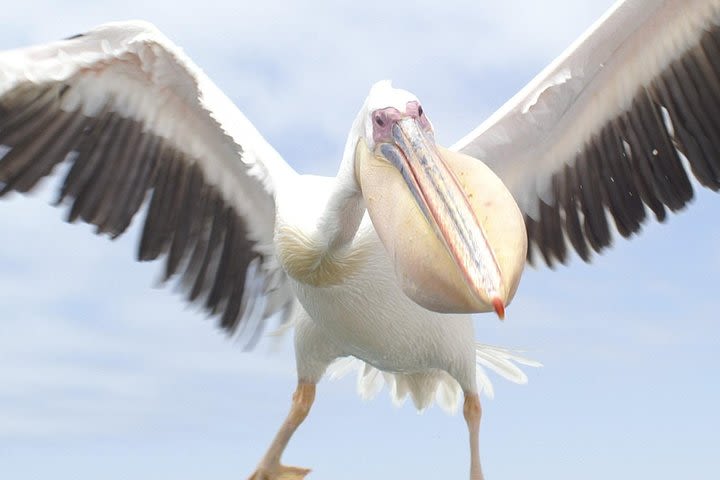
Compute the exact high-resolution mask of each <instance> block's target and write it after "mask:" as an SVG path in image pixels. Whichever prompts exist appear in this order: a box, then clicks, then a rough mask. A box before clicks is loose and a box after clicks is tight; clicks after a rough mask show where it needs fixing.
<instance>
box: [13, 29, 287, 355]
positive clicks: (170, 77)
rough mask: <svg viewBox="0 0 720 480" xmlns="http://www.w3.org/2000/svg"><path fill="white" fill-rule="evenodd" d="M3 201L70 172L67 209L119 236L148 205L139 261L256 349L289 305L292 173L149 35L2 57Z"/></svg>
mask: <svg viewBox="0 0 720 480" xmlns="http://www.w3.org/2000/svg"><path fill="white" fill-rule="evenodd" d="M0 145H2V146H1V147H0V189H1V190H0V195H4V194H6V193H8V192H10V191H13V190H15V191H19V192H27V191H30V190H31V189H32V188H33V187H34V186H35V185H36V184H37V183H38V181H39V180H40V179H41V178H43V177H44V176H46V175H48V174H50V173H51V172H52V170H53V169H54V167H55V166H56V165H58V164H60V163H62V162H63V161H67V162H70V163H71V166H70V168H69V169H68V173H67V175H66V176H65V179H64V181H63V182H62V185H61V188H60V192H59V197H58V203H61V202H64V203H68V204H69V205H70V206H69V221H76V220H78V219H80V220H83V221H85V222H88V223H91V224H93V225H95V226H96V227H97V232H98V233H106V234H108V235H109V236H111V237H113V238H114V237H116V236H118V235H120V234H122V233H123V232H125V230H127V228H128V226H129V225H130V223H131V221H132V219H133V217H134V216H135V214H136V213H137V212H138V210H140V208H141V207H142V206H143V205H144V204H146V203H147V205H148V208H147V214H146V216H145V221H144V227H143V232H142V238H141V241H140V245H139V249H138V254H137V257H138V259H139V260H154V259H156V258H158V257H161V256H165V257H166V267H165V279H166V280H167V279H168V278H170V277H171V276H173V275H174V274H178V276H179V277H180V279H181V282H180V283H181V285H182V286H183V287H184V290H185V291H186V293H187V297H188V299H189V300H190V301H198V302H203V304H204V307H205V308H206V309H207V310H208V311H209V312H210V313H211V314H217V315H219V317H220V325H221V326H222V327H223V328H224V329H226V330H228V331H229V332H235V331H236V330H237V329H238V327H241V330H243V331H245V333H248V332H250V333H249V335H248V336H247V338H248V339H249V341H250V342H254V341H255V339H256V338H257V336H258V333H259V331H260V330H261V328H260V327H262V325H263V323H264V321H263V320H264V319H266V318H268V317H270V316H271V315H273V314H274V313H277V312H281V313H284V314H287V313H288V312H289V310H290V305H291V304H292V294H291V293H290V290H289V287H288V285H287V281H286V278H285V274H284V273H283V272H282V269H281V268H280V267H279V265H278V264H277V262H276V259H275V256H274V251H273V248H272V239H273V230H274V223H275V197H274V189H275V187H276V186H277V182H278V181H279V180H280V179H281V178H284V177H287V176H292V175H294V172H293V170H292V169H291V168H290V167H289V166H288V165H287V164H286V163H285V162H284V161H283V160H282V159H281V158H280V156H279V155H278V153H277V152H276V151H275V150H274V149H273V148H272V147H271V146H270V145H269V144H268V143H267V142H266V141H265V140H264V139H263V138H262V136H261V135H260V134H259V133H258V132H257V131H256V130H255V128H254V127H253V126H252V125H251V124H250V123H249V122H248V120H247V119H246V118H245V117H244V116H243V115H242V113H240V111H239V110H238V109H237V108H236V107H235V106H234V105H233V103H232V102H231V101H230V100H229V99H228V98H227V97H225V96H224V95H223V94H222V93H221V92H220V90H219V89H218V88H217V87H216V86H215V85H214V84H213V83H212V82H211V81H210V80H209V79H208V78H207V77H206V76H205V75H204V74H203V73H202V72H201V71H200V69H199V68H198V67H197V66H195V65H194V64H193V63H192V62H191V61H190V59H189V58H187V56H185V54H184V53H183V52H182V51H181V50H180V49H179V48H178V47H176V46H175V45H174V44H173V43H172V42H170V40H168V39H167V38H166V37H165V36H163V35H162V34H161V33H160V32H159V31H158V30H157V29H155V28H154V27H153V26H152V25H149V24H146V23H143V22H124V23H113V24H106V25H103V26H100V27H98V28H96V29H94V30H92V31H90V32H89V33H87V34H83V35H77V36H75V37H72V38H69V39H66V40H63V41H59V42H55V43H50V44H46V45H41V46H37V47H30V48H24V49H19V50H11V51H6V52H2V53H0Z"/></svg>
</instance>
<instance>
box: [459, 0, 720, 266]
mask: <svg viewBox="0 0 720 480" xmlns="http://www.w3.org/2000/svg"><path fill="white" fill-rule="evenodd" d="M719 24H720V1H719V0H627V1H620V2H618V3H616V4H615V5H614V6H613V7H612V8H611V9H610V11H609V12H608V13H607V14H605V16H603V17H602V18H601V19H600V20H599V21H598V22H596V23H595V25H593V26H592V27H591V28H590V30H589V31H588V32H587V33H586V34H585V35H583V36H582V37H581V38H580V39H578V41H576V42H575V43H574V44H573V45H572V46H571V47H570V48H569V49H568V50H567V51H566V52H565V53H564V54H563V55H561V56H560V57H559V58H558V59H557V60H555V61H554V62H553V63H552V64H550V65H549V66H548V67H547V68H546V69H545V70H544V71H543V72H542V73H540V75H538V76H537V77H536V78H535V79H534V80H533V81H531V82H530V83H529V84H528V85H527V86H526V87H525V88H524V89H523V90H522V91H520V92H519V93H518V94H517V95H516V96H515V97H513V98H512V99H511V100H510V101H509V102H508V103H507V104H505V105H504V106H503V107H502V108H501V109H500V110H498V111H497V112H496V113H495V114H494V115H492V116H491V117H490V118H489V119H488V120H487V121H486V122H484V123H483V124H481V125H480V126H479V127H478V128H477V129H476V130H475V131H473V132H471V133H470V134H469V135H467V136H466V137H465V138H463V139H462V140H460V141H459V142H458V143H457V144H456V145H455V146H453V148H454V149H456V150H459V151H461V152H463V153H466V154H468V155H471V156H474V157H476V158H478V159H480V160H482V161H483V162H485V163H486V164H487V165H488V166H490V167H491V168H492V169H493V170H494V171H495V172H496V173H497V174H498V176H500V178H502V180H503V181H504V182H505V184H506V185H507V187H508V188H509V189H510V191H511V192H512V193H513V196H514V197H515V199H516V200H517V202H518V205H519V206H520V208H521V210H522V211H523V212H524V214H525V219H526V225H527V231H528V240H529V244H530V246H531V248H529V249H528V260H529V261H531V262H532V260H533V258H532V255H533V250H536V251H539V252H540V253H541V254H542V257H543V258H544V260H545V262H546V263H547V264H548V265H549V266H553V265H554V263H555V262H557V261H559V262H561V263H565V262H566V261H567V259H568V246H567V243H568V241H569V243H570V245H572V246H573V247H574V249H575V250H576V252H577V253H578V254H579V256H580V257H581V258H582V259H583V260H585V261H589V259H590V256H591V252H592V251H593V250H594V251H595V252H600V251H602V250H603V249H604V248H606V247H607V246H609V245H610V244H611V241H612V228H613V227H612V224H611V223H610V222H608V218H607V213H609V214H610V217H612V219H613V221H614V226H615V228H616V229H617V231H618V232H619V233H620V235H622V236H623V237H629V236H630V235H632V234H633V233H636V232H638V231H639V230H640V228H641V225H642V223H643V222H644V221H645V219H646V214H647V211H648V209H649V210H650V211H652V212H653V213H654V215H655V217H656V219H657V220H658V221H663V220H664V219H665V217H666V215H667V211H666V209H669V210H670V211H677V210H679V209H681V208H683V207H684V206H685V205H686V204H687V203H688V201H689V200H690V199H691V198H692V197H693V189H692V185H691V182H690V180H689V178H688V174H687V169H686V167H685V164H684V160H683V157H684V158H686V159H687V163H688V165H689V167H690V171H691V172H692V173H693V174H694V176H695V177H696V178H697V180H698V181H699V183H700V184H702V185H703V186H705V187H708V188H711V189H712V190H715V191H717V190H718V189H720V27H719V26H718V25H719ZM533 245H534V248H532V247H533Z"/></svg>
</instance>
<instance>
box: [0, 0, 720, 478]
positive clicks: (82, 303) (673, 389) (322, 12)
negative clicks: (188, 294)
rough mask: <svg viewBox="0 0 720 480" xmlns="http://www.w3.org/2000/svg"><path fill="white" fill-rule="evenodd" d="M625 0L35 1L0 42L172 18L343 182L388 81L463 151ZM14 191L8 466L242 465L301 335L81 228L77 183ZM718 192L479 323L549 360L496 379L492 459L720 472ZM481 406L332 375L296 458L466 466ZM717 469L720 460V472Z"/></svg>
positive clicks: (122, 469)
mask: <svg viewBox="0 0 720 480" xmlns="http://www.w3.org/2000/svg"><path fill="white" fill-rule="evenodd" d="M610 3H611V1H610V0H594V1H590V0H582V1H581V0H564V1H561V0H545V1H542V2H537V1H533V0H502V1H480V0H473V1H468V2H451V1H448V2H439V1H432V2H430V1H393V2H384V1H383V2H365V1H364V2H337V1H327V2H312V3H311V2H293V1H290V0H286V1H275V0H264V1H261V2H244V1H213V0H205V1H202V2H198V3H192V4H185V3H182V2H175V1H161V2H149V1H134V0H128V1H121V2H118V1H100V0H93V1H63V2H57V1H49V0H48V1H42V0H36V1H26V2H13V4H12V7H8V6H6V7H5V8H3V9H2V11H1V13H0V25H2V28H1V29H0V48H2V49H4V48H12V47H18V46H21V45H25V44H29V43H33V42H43V41H49V40H53V39H57V38H62V37H66V36H69V35H72V34H75V33H78V32H82V31H85V30H87V29H88V28H90V27H92V26H94V25H95V24H98V23H101V22H105V21H110V20H118V19H128V18H144V19H147V20H150V21H152V22H154V23H155V24H156V25H157V26H158V27H159V28H160V29H161V30H163V31H164V32H165V33H166V34H167V35H168V36H169V37H170V38H172V39H173V40H175V41H176V42H177V43H178V44H180V45H182V46H183V47H184V48H185V50H186V51H187V53H188V54H189V55H190V56H191V57H192V58H193V59H194V60H195V61H196V62H197V63H198V64H199V65H200V66H201V67H203V68H204V69H205V70H206V71H207V73H208V74H209V75H210V77H211V78H213V79H214V80H215V81H216V82H217V83H218V84H219V86H220V87H221V88H222V89H223V90H224V91H225V92H226V93H227V94H228V95H229V96H230V97H231V98H232V99H233V100H234V101H235V102H236V103H237V104H238V105H239V106H240V108H241V109H242V110H243V111H244V112H245V114H246V115H247V116H248V117H249V118H250V119H251V120H252V121H253V122H254V123H255V125H256V126H257V127H258V129H259V130H260V131H261V132H263V134H264V135H265V136H266V137H267V138H268V139H269V140H270V142H271V143H273V144H274V145H275V146H276V148H277V149H278V150H279V151H280V152H281V153H282V154H283V155H284V156H285V158H286V159H287V160H288V162H290V163H291V164H292V165H293V166H294V167H295V168H296V169H298V170H299V171H301V172H312V173H323V174H334V172H335V169H336V168H337V165H338V162H339V158H340V155H341V153H342V147H343V145H344V142H345V135H346V134H347V131H348V130H349V127H350V124H351V122H352V119H353V118H354V115H355V114H356V112H357V110H358V109H359V107H360V105H361V103H362V101H363V99H364V98H365V95H366V94H367V91H368V89H369V87H370V85H371V84H372V83H373V82H375V81H377V80H379V79H383V78H392V79H393V81H394V83H395V85H396V86H401V87H403V88H407V89H409V90H411V91H413V92H415V93H416V94H417V95H418V96H419V97H420V99H421V100H422V101H423V104H424V108H425V111H426V112H428V114H429V115H430V116H431V118H432V120H433V122H434V124H435V127H436V130H437V136H438V138H439V140H440V141H441V142H442V143H444V144H451V143H453V142H454V141H455V140H457V139H458V138H460V137H461V136H462V135H464V134H465V133H466V132H467V131H469V130H470V129H472V128H473V127H475V126H476V125H477V124H478V123H479V122H480V121H481V120H482V119H484V118H485V117H486V116H487V115H489V114H490V113H491V112H492V111H493V110H494V109H496V108H497V107H499V106H500V105H501V104H502V103H503V102H504V101H505V100H506V99H508V98H509V97H510V96H511V95H512V94H513V93H515V92H516V91H517V90H518V89H519V88H521V87H522V86H523V85H524V84H525V83H526V82H527V81H528V80H530V78H531V77H532V76H533V75H535V73H537V72H538V71H539V70H540V69H541V68H542V67H543V66H544V65H546V64H547V63H548V62H549V61H550V60H552V59H553V58H554V57H555V56H556V55H557V54H559V53H560V52H561V51H562V50H563V49H564V48H565V47H566V46H567V45H568V44H569V43H570V42H571V41H572V40H573V39H574V38H575V37H576V36H577V35H579V34H580V33H581V32H582V31H583V30H584V29H585V28H586V27H587V26H588V25H589V24H590V23H591V22H592V21H593V20H594V19H596V18H597V17H598V16H599V15H601V14H602V12H603V11H604V10H605V9H606V8H607V7H608V6H609V5H610ZM50 183H51V184H45V188H44V194H42V195H39V196H36V197H33V198H31V199H28V198H23V197H19V196H12V197H11V199H9V200H3V201H0V312H1V313H0V315H1V316H2V319H1V320H0V476H1V477H3V478H7V479H13V480H24V479H31V478H53V479H56V480H61V479H97V478H102V479H103V480H110V479H127V478H138V479H166V478H167V479H173V480H184V479H188V480H189V479H209V478H212V479H238V478H239V479H244V478H246V477H247V476H248V475H249V474H250V473H251V472H252V471H253V469H254V467H255V465H256V463H257V461H258V460H259V458H260V456H261V455H262V453H263V452H264V449H265V448H266V446H267V445H268V442H269V441H270V439H271V438H272V436H273V435H274V434H275V431H276V429H277V427H278V425H279V424H280V422H281V420H282V419H283V418H284V416H285V414H286V412H287V408H288V405H289V401H290V394H291V392H292V390H293V388H294V384H295V378H294V360H293V353H292V347H291V345H290V342H289V341H286V342H285V343H286V345H284V346H283V347H282V348H281V351H280V352H274V353H273V352H270V351H269V350H270V349H269V348H268V347H267V346H266V347H265V348H260V349H259V350H258V351H255V352H253V353H251V354H245V353H242V352H241V351H240V348H239V346H238V345H237V344H236V343H233V342H232V341H228V340H227V339H226V338H225V337H224V335H222V334H221V333H220V332H218V331H217V330H216V328H215V327H214V325H213V324H212V323H211V322H209V321H207V320H205V318H204V315H202V314H201V313H198V312H197V311H196V310H195V309H193V308H189V309H186V308H185V305H184V303H183V302H182V301H181V300H180V298H179V296H178V295H177V294H174V293H172V289H169V288H166V289H154V288H151V287H152V286H154V285H156V283H157V279H158V277H159V266H158V265H155V264H142V265H141V264H135V263H133V262H132V261H131V259H132V258H133V255H134V248H135V244H136V241H137V229H133V231H132V232H131V233H130V234H128V235H126V236H124V237H123V238H122V239H120V240H118V241H116V242H114V243H113V242H109V241H107V240H106V239H104V238H98V237H95V236H93V235H91V234H89V232H90V229H89V228H87V227H85V226H71V225H67V224H65V223H63V222H62V220H61V218H62V217H63V212H61V211H59V210H57V209H54V208H52V207H50V206H48V203H49V200H50V198H51V197H52V193H53V192H54V188H55V183H54V182H50ZM718 218H720V198H718V197H717V196H716V195H715V194H712V193H708V192H704V191H703V192H699V195H698V198H697V200H696V202H695V204H694V205H693V206H692V207H691V208H690V209H689V210H688V211H687V212H686V213H684V214H683V215H680V216H677V217H672V218H671V219H670V220H669V222H668V225H664V226H658V225H651V226H649V227H648V228H647V229H646V231H645V232H644V233H643V234H642V235H641V237H642V238H641V239H639V240H636V241H633V242H626V241H622V240H620V241H618V242H617V245H616V247H615V249H614V250H612V251H611V252H608V253H607V254H606V255H604V256H602V257H600V258H597V259H596V262H595V264H594V265H592V266H585V265H582V264H580V263H579V262H578V261H577V260H574V261H573V262H572V266H571V267H570V268H560V269H559V270H558V271H556V272H551V271H549V270H547V269H540V270H537V271H535V270H529V271H528V272H527V274H526V275H525V278H524V280H523V283H522V285H521V287H520V291H519V293H518V296H517V299H516V301H515V302H514V303H513V305H512V306H511V307H510V309H509V310H508V317H507V321H506V322H505V323H504V324H501V323H500V322H498V321H497V320H496V319H495V317H493V316H482V317H478V318H477V320H476V325H477V330H478V331H477V337H478V339H480V340H482V341H484V342H487V343H496V344H500V345H506V346H512V347H517V348H520V349H523V350H526V351H527V355H528V356H531V357H533V358H537V359H538V360H541V361H542V362H543V363H544V364H545V367H544V368H543V369H540V370H531V371H529V375H530V383H529V384H528V385H526V386H516V385H512V384H508V383H507V382H505V381H502V380H500V379H497V377H493V379H494V380H496V381H495V386H496V398H495V399H494V400H491V401H490V400H486V401H484V418H483V427H482V433H481V443H482V457H483V462H484V469H485V472H486V475H487V477H488V478H489V479H490V480H492V479H519V478H553V479H554V480H561V479H568V480H569V479H573V480H574V479H578V478H582V479H584V480H592V479H606V478H618V479H625V478H627V479H630V478H653V479H655V480H662V479H675V478H678V477H686V478H698V479H701V478H713V477H714V475H716V474H717V471H718V468H719V467H720V458H719V457H718V452H719V451H720V439H719V438H718V431H720V419H719V415H718V407H717V405H718V404H720V387H719V386H718V380H717V379H718V362H719V361H720V349H719V347H720V322H719V321H718V310H720V292H719V291H718V287H717V285H718V270H719V269H720V248H719V247H718V246H719V245H720V243H719V242H720V226H718V221H717V219H718ZM467 449H468V447H467V434H466V429H465V424H464V421H463V420H462V416H455V417H449V416H447V415H445V414H444V413H443V412H442V411H441V410H439V409H438V408H437V407H435V408H432V409H430V410H428V411H427V412H425V413H424V414H423V415H418V414H417V413H416V412H415V411H414V409H413V408H412V407H411V406H410V405H409V404H408V405H405V406H404V407H402V408H399V409H398V408H395V407H393V406H392V404H391V402H390V401H389V400H388V398H387V393H386V392H384V393H382V394H381V395H380V396H379V397H378V398H377V399H375V400H374V401H372V402H363V401H362V400H360V399H359V398H358V397H357V395H356V394H355V385H354V379H347V380H344V381H340V382H332V383H331V382H323V383H321V384H320V386H319V389H318V399H317V402H316V404H315V407H314V409H313V411H312V413H311V415H310V417H309V419H308V421H307V422H306V423H305V425H303V426H302V428H301V429H300V430H299V431H298V433H297V435H296V437H295V438H294V440H293V441H292V442H291V444H290V447H289V448H288V450H287V454H286V457H285V459H286V461H287V463H290V464H296V465H301V466H308V467H312V468H314V472H313V474H312V475H311V477H310V478H312V479H313V480H329V479H333V480H356V479H357V480H359V479H367V478H376V479H386V478H400V479H405V478H418V479H425V478H427V479H435V478H448V479H450V478H453V479H455V478H458V479H459V478H467V471H468V453H467ZM711 472H712V473H711Z"/></svg>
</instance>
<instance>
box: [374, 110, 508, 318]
mask: <svg viewBox="0 0 720 480" xmlns="http://www.w3.org/2000/svg"><path fill="white" fill-rule="evenodd" d="M392 139H393V143H381V144H378V145H377V146H376V151H377V152H378V153H379V154H381V155H382V156H383V157H385V158H386V159H387V160H388V161H389V162H390V163H391V164H393V165H394V166H395V167H396V168H397V169H398V170H399V171H400V173H401V174H402V176H403V178H404V180H405V183H406V184H407V186H408V188H409V189H410V192H411V193H412V195H413V197H414V198H415V202H416V203H417V205H418V207H419V208H420V210H421V211H422V212H423V214H424V216H425V218H426V219H427V221H428V222H429V223H430V225H432V227H433V229H434V230H435V233H436V235H437V236H438V237H439V238H440V239H441V240H442V242H443V244H444V245H445V248H446V249H447V251H448V253H449V254H450V256H451V257H452V259H453V260H454V262H455V264H456V265H457V266H458V268H459V270H460V272H461V273H462V276H463V278H464V279H465V282H466V285H467V287H468V289H469V290H470V291H471V292H472V293H473V294H474V295H475V296H476V297H477V298H479V299H489V300H490V303H491V304H492V306H493V308H494V310H495V312H496V313H497V315H498V317H500V318H501V319H502V318H504V315H505V305H504V303H503V300H502V298H503V295H502V293H501V292H504V291H505V289H504V288H503V284H502V275H501V272H500V268H499V266H498V262H497V260H496V259H495V255H494V254H493V251H492V249H491V248H490V245H489V243H488V241H487V237H486V235H485V232H484V231H483V228H482V226H481V224H480V222H479V221H478V219H477V217H476V215H475V212H474V211H473V209H472V208H471V206H470V202H469V200H468V197H467V195H466V194H465V192H464V191H463V190H462V188H461V187H460V184H459V182H458V180H457V178H456V177H455V175H454V174H453V172H452V170H450V168H448V165H447V164H446V162H445V161H444V160H443V159H442V156H441V155H440V153H439V152H438V149H437V147H436V146H435V142H434V140H433V139H432V137H431V136H430V135H429V134H427V133H426V132H425V131H424V129H423V128H421V127H420V125H418V123H417V122H416V121H415V120H414V119H412V118H404V119H401V120H399V121H397V122H396V123H395V125H394V126H393V127H392Z"/></svg>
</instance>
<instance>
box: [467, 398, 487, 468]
mask: <svg viewBox="0 0 720 480" xmlns="http://www.w3.org/2000/svg"><path fill="white" fill-rule="evenodd" d="M463 415H464V416H465V422H467V426H468V432H469V433H470V480H484V478H485V477H483V474H482V468H481V467H480V439H479V437H480V417H481V416H482V407H481V406H480V397H479V396H478V394H477V393H465V404H464V405H463Z"/></svg>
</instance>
